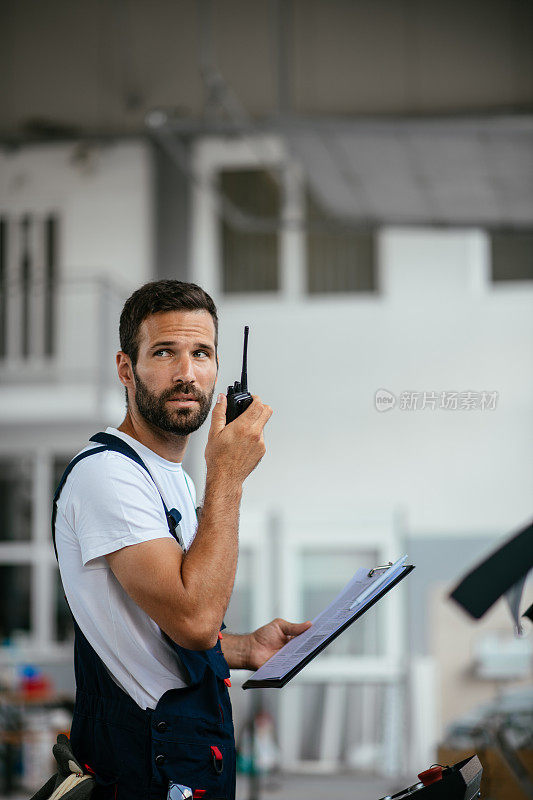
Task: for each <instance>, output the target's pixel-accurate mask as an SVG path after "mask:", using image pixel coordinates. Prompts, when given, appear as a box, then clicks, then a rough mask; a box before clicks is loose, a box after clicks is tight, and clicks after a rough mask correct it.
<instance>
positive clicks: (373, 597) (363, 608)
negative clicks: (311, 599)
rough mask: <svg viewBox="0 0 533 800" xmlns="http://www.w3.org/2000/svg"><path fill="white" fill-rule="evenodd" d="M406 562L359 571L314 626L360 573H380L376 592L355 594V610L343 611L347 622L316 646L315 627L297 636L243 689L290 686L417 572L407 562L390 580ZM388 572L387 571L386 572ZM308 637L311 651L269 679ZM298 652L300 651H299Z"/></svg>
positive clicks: (364, 591)
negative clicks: (288, 653)
mask: <svg viewBox="0 0 533 800" xmlns="http://www.w3.org/2000/svg"><path fill="white" fill-rule="evenodd" d="M402 560H403V561H406V560H407V556H404V558H403V559H399V560H398V561H397V562H396V563H395V564H392V563H391V562H389V564H386V565H382V566H377V567H372V569H370V570H368V569H367V568H365V569H364V570H359V571H358V572H356V574H355V575H354V578H352V581H350V582H349V583H348V584H347V585H346V587H345V588H344V589H343V590H342V591H341V593H340V594H339V595H338V596H337V598H335V600H334V601H333V602H332V603H331V604H330V606H328V608H327V609H325V610H324V611H323V612H322V614H320V615H319V616H318V617H316V618H315V620H313V624H315V621H316V620H320V619H321V618H322V617H323V615H325V614H327V612H328V611H329V610H330V609H332V608H333V607H334V606H335V604H336V603H338V602H339V600H340V599H342V598H343V595H344V593H346V592H347V590H348V589H349V587H350V585H351V584H352V582H353V581H354V580H355V579H356V577H357V575H358V573H359V572H363V573H366V576H367V578H371V577H373V575H374V574H376V573H378V572H379V573H380V575H378V576H377V578H376V581H375V590H374V591H372V592H370V594H369V593H368V588H371V586H372V584H371V585H370V586H368V587H367V588H365V589H364V590H363V591H361V592H360V593H359V595H354V596H353V600H354V602H353V606H354V607H353V609H350V608H348V609H344V610H343V613H344V614H345V615H346V619H345V620H344V621H341V622H340V624H339V625H338V626H337V627H336V628H335V630H333V631H332V632H331V633H330V634H329V635H328V634H325V635H321V636H320V641H317V643H316V645H313V644H312V638H313V635H315V636H317V634H313V626H311V628H309V629H308V631H305V632H304V633H303V634H300V636H296V637H294V639H291V640H290V641H289V642H288V643H287V644H286V645H284V647H282V648H281V649H280V650H278V652H277V653H275V654H274V656H272V658H270V659H269V660H268V661H266V662H265V664H263V666H262V667H260V668H259V669H258V670H256V672H254V673H253V675H251V676H250V677H249V678H248V680H247V681H245V683H244V684H243V687H242V688H243V689H262V688H272V689H281V688H283V686H286V684H287V683H289V681H291V680H292V679H293V678H294V676H295V675H297V674H298V673H299V672H301V670H302V669H303V668H304V667H306V666H307V664H309V663H310V662H311V661H312V660H313V659H314V658H316V656H317V655H319V653H321V652H322V651H323V650H325V649H326V647H328V646H329V645H330V644H331V642H333V641H335V639H336V638H337V637H338V636H340V635H341V633H344V631H345V630H347V629H348V628H349V627H350V625H353V623H354V622H356V620H358V619H359V618H360V617H362V616H363V614H365V613H366V612H367V611H368V609H369V608H372V606H374V605H375V604H376V603H377V602H379V600H381V598H382V597H384V596H385V595H386V594H388V592H390V590H391V589H392V588H393V587H394V586H397V585H398V584H399V583H400V581H402V580H403V579H404V578H406V577H407V575H409V574H410V573H411V572H412V571H413V569H414V568H415V567H414V565H413V564H405V563H404V564H402V565H401V566H400V567H399V568H398V570H397V574H396V575H395V576H394V577H392V578H391V579H390V580H387V573H388V572H389V570H392V569H394V568H395V567H397V565H398V563H399V562H400V561H402ZM385 570H386V571H387V572H384V571H385ZM382 571H383V572H382ZM380 584H382V585H380ZM363 595H366V597H364V598H363V599H362V600H360V599H359V598H360V597H363ZM349 599H352V598H349ZM306 636H307V637H308V639H309V648H308V652H304V653H303V654H302V657H301V658H298V659H297V660H296V663H294V665H293V666H292V667H290V668H288V669H287V670H286V671H284V670H283V669H282V668H280V671H282V672H283V674H281V675H279V676H276V677H265V672H266V673H268V671H269V669H270V671H272V666H270V667H269V665H271V663H273V662H274V659H278V662H279V661H280V654H281V658H283V651H285V650H286V648H289V647H290V648H291V649H293V650H294V648H295V647H296V648H298V644H297V643H298V640H300V639H302V637H306ZM304 641H305V639H304ZM296 652H297V650H296ZM261 673H262V674H261ZM255 676H257V677H255Z"/></svg>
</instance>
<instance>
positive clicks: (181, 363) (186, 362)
mask: <svg viewBox="0 0 533 800" xmlns="http://www.w3.org/2000/svg"><path fill="white" fill-rule="evenodd" d="M194 379H195V374H194V370H193V361H192V358H191V357H190V356H182V357H181V358H180V359H179V360H178V361H177V362H176V368H175V370H174V375H173V380H175V381H181V382H183V383H192V381H194Z"/></svg>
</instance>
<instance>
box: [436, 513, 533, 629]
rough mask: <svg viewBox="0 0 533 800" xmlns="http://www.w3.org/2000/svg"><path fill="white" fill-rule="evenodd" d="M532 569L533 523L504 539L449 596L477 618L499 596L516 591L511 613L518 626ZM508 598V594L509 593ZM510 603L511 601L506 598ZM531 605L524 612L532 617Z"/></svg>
mask: <svg viewBox="0 0 533 800" xmlns="http://www.w3.org/2000/svg"><path fill="white" fill-rule="evenodd" d="M532 568H533V522H530V523H529V524H528V525H526V527H525V528H522V529H521V530H519V531H518V532H517V533H514V534H512V536H511V537H510V538H509V539H507V541H506V542H504V544H502V545H501V546H500V547H499V548H498V549H497V550H495V551H494V552H493V553H492V554H491V555H490V556H488V558H486V559H485V560H484V561H483V562H482V563H481V564H478V566H477V567H475V568H474V569H473V570H472V571H471V572H469V573H468V575H466V576H465V577H464V578H463V579H462V581H461V582H460V583H459V585H458V586H456V588H455V589H454V590H453V592H452V593H451V595H450V597H451V598H452V600H455V602H456V603H458V604H459V605H460V606H461V607H462V608H464V610H465V611H466V612H467V613H468V614H470V616H471V617H474V618H475V619H480V618H481V617H482V616H483V615H484V614H485V612H486V611H488V610H489V608H490V607H491V606H492V605H493V604H494V603H495V602H496V600H498V599H499V598H500V597H501V596H502V595H504V594H507V595H508V593H509V592H513V591H515V592H516V593H517V597H516V607H515V611H514V613H513V616H514V617H515V624H516V626H517V627H519V621H518V603H519V601H520V595H521V593H522V589H523V585H524V583H525V579H526V577H527V574H528V572H529V570H530V569H532ZM508 598H509V595H508ZM509 603H510V605H511V600H509ZM531 614H532V610H531V607H530V608H529V609H528V610H527V611H526V612H525V614H523V616H527V617H529V618H531Z"/></svg>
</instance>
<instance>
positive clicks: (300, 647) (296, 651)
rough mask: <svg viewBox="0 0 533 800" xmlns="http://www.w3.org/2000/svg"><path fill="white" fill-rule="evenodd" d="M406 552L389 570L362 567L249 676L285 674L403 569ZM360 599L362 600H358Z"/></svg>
mask: <svg viewBox="0 0 533 800" xmlns="http://www.w3.org/2000/svg"><path fill="white" fill-rule="evenodd" d="M406 561H407V556H402V558H399V559H398V561H396V562H395V563H394V564H393V565H392V566H391V567H389V568H388V569H386V570H378V571H377V572H375V573H374V574H373V575H372V577H369V576H368V573H369V571H370V568H369V567H361V568H360V569H358V570H357V572H356V573H355V575H354V576H353V578H352V579H351V580H350V581H349V583H347V584H346V586H345V587H344V589H343V590H342V591H341V592H340V593H339V594H338V595H337V597H336V598H335V599H334V600H333V602H332V603H331V604H330V605H329V606H328V607H327V608H326V609H325V610H324V611H322V612H321V613H320V614H319V615H318V616H317V617H315V618H314V620H313V621H312V622H313V624H312V625H311V627H310V628H308V630H306V631H304V633H301V634H300V636H295V637H294V639H291V640H290V642H287V644H286V645H285V646H284V647H282V648H281V650H278V652H277V653H276V654H275V655H273V656H272V658H269V660H268V661H266V662H265V663H264V664H263V666H262V667H260V668H259V669H258V670H257V671H256V672H254V674H253V675H251V676H250V680H253V681H255V680H257V681H264V680H276V679H280V678H283V677H284V676H285V675H286V674H287V673H288V672H290V671H291V670H292V669H293V668H294V667H296V666H297V665H298V664H299V663H300V662H301V661H303V660H304V659H305V658H306V657H307V656H308V655H309V654H310V653H312V652H313V651H314V650H316V649H317V647H319V646H320V645H321V644H323V643H324V642H325V641H326V640H327V639H329V637H330V636H331V635H332V634H333V633H335V632H336V631H338V630H339V629H340V628H342V626H343V625H344V624H345V623H346V622H348V620H350V619H351V618H352V617H354V616H355V615H356V614H358V613H359V612H360V611H361V609H362V608H364V607H365V606H367V605H368V604H369V603H370V602H371V601H372V600H373V598H374V597H375V596H376V594H378V592H380V591H381V590H382V589H384V588H385V587H386V586H388V584H389V583H391V582H392V581H393V580H394V579H395V578H396V577H398V575H399V574H400V573H401V572H402V571H403V569H404V567H405V563H406ZM358 600H360V602H358Z"/></svg>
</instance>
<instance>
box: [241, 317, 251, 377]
mask: <svg viewBox="0 0 533 800" xmlns="http://www.w3.org/2000/svg"><path fill="white" fill-rule="evenodd" d="M249 330H250V329H249V327H248V325H245V326H244V348H243V351H242V373H241V391H242V392H247V391H248V331H249Z"/></svg>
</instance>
